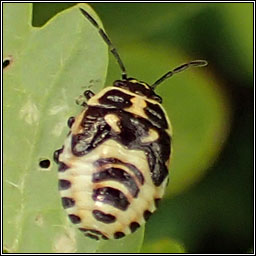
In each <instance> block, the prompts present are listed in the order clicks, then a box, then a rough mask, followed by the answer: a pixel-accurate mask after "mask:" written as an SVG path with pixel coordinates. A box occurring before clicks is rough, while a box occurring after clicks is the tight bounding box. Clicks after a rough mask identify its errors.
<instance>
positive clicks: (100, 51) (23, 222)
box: [3, 3, 108, 253]
mask: <svg viewBox="0 0 256 256" xmlns="http://www.w3.org/2000/svg"><path fill="white" fill-rule="evenodd" d="M79 6H81V7H82V8H84V9H86V10H87V11H88V12H89V13H91V15H93V16H95V13H94V12H93V10H92V9H91V8H90V7H89V6H88V5H85V4H81V5H79ZM3 13H4V17H3V23H4V38H3V41H4V52H3V55H4V60H6V59H9V60H10V64H9V65H8V66H7V67H6V68H5V69H4V78H3V79H4V81H3V85H4V98H3V124H4V126H3V129H4V140H3V147H4V170H3V189H4V195H3V197H4V198H3V207H4V226H3V233H4V247H5V249H6V250H7V251H8V252H19V253H21V252H30V253H31V252H33V253H39V252H40V253H46V252H48V253H49V252H64V251H65V252H75V251H81V252H90V251H92V250H95V248H97V247H98V243H97V242H96V241H95V242H93V241H91V240H89V239H86V238H84V237H83V236H82V234H80V233H79V231H77V230H76V229H75V228H74V227H73V226H71V224H70V223H69V222H68V220H67V218H66V215H65V212H64V211H63V209H62V207H61V204H60V198H59V194H58V188H57V171H56V170H57V166H56V165H55V164H53V161H52V155H53V152H54V150H55V149H57V148H59V147H61V146H62V144H63V142H64V139H65V137H66V134H67V132H68V128H67V127H66V121H67V118H68V117H69V116H71V115H76V114H78V113H79V111H80V110H81V107H79V106H76V104H75V100H76V99H77V98H78V97H79V95H80V94H81V93H82V92H83V91H84V90H85V89H86V88H89V87H91V88H92V90H93V91H94V92H97V91H98V90H99V89H100V88H102V87H103V85H104V81H105V76H106V71H107V62H108V56H107V51H108V49H107V46H106V44H105V43H104V42H103V40H102V38H101V37H100V36H99V34H98V32H97V30H96V29H95V28H94V27H93V26H92V25H91V24H90V23H89V22H88V21H87V20H85V18H84V17H83V16H82V15H81V13H80V11H79V9H78V6H75V7H72V8H70V9H67V10H65V11H63V12H61V13H59V14H57V15H56V16H55V17H53V18H52V19H51V20H50V21H48V22H47V23H46V24H45V25H44V26H43V27H40V28H35V27H32V25H31V18H32V4H26V3H22V4H21V3H19V4H16V3H5V4H4V10H3ZM42 159H49V160H50V161H51V164H50V167H49V168H46V169H45V168H41V167H40V166H39V162H40V160H42ZM81 237H82V238H83V239H81Z"/></svg>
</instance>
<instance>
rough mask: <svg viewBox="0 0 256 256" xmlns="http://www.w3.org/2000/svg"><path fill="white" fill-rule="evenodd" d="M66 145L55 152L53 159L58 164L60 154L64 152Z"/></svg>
mask: <svg viewBox="0 0 256 256" xmlns="http://www.w3.org/2000/svg"><path fill="white" fill-rule="evenodd" d="M63 149H64V146H63V147H62V148H60V149H58V150H56V151H54V153H53V160H54V162H55V163H56V164H58V163H59V155H60V154H61V153H62V152H63Z"/></svg>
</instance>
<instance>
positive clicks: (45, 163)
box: [39, 159, 51, 169]
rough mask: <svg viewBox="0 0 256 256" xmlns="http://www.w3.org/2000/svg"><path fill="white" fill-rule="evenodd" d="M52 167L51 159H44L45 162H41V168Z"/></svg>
mask: <svg viewBox="0 0 256 256" xmlns="http://www.w3.org/2000/svg"><path fill="white" fill-rule="evenodd" d="M50 165H51V162H50V160H49V159H43V160H41V161H40V162H39V166H40V167H41V168H44V169H47V168H49V167H50Z"/></svg>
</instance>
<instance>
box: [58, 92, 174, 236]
mask: <svg viewBox="0 0 256 256" xmlns="http://www.w3.org/2000/svg"><path fill="white" fill-rule="evenodd" d="M159 106H160V105H159V104H154V102H153V101H146V100H145V99H143V98H142V97H141V98H140V97H138V96H137V95H134V94H133V93H129V92H126V91H125V90H122V89H117V88H113V87H112V88H108V89H105V90H103V91H102V92H101V93H99V94H98V95H96V96H94V97H92V98H91V99H90V100H89V101H88V108H87V109H85V110H84V111H83V112H82V113H81V114H80V115H79V116H78V117H76V119H75V121H74V123H73V124H72V127H71V133H70V134H69V136H68V138H67V140H66V142H65V145H64V148H63V149H62V150H61V151H59V155H58V157H56V158H57V161H58V163H59V185H60V186H59V187H60V193H61V197H62V204H63V207H64V208H65V209H66V211H67V213H68V215H69V218H70V220H71V221H72V222H73V223H74V224H75V225H77V227H78V228H79V229H80V230H81V231H83V232H84V233H85V235H87V236H89V237H91V238H95V239H99V238H103V239H108V238H121V237H123V236H124V235H127V234H129V233H132V232H134V231H135V230H137V228H139V227H140V226H141V225H142V224H143V223H144V222H145V221H146V220H147V219H148V217H149V216H150V215H151V213H153V212H154V211H155V209H156V202H158V200H159V199H161V198H162V196H163V193H164V190H165V187H166V183H167V180H168V171H167V162H168V159H169V156H170V137H169V135H168V132H167V130H168V128H169V125H168V121H167V120H166V119H165V117H164V113H163V112H162V109H161V108H160V107H159Z"/></svg>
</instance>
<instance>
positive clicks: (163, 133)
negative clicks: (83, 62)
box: [54, 8, 207, 240]
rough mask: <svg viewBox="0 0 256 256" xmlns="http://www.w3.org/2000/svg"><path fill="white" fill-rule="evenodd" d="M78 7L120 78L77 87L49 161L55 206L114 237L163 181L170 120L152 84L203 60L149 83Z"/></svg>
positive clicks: (145, 212) (134, 224) (99, 235)
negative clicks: (79, 105) (80, 99)
mask: <svg viewBox="0 0 256 256" xmlns="http://www.w3.org/2000/svg"><path fill="white" fill-rule="evenodd" d="M80 11H81V13H82V14H83V15H84V17H85V18H86V19H87V20H88V21H89V22H90V23H91V24H92V25H93V26H94V27H95V28H96V29H97V30H98V32H99V34H100V36H101V37H102V38H103V40H104V41H105V43H106V44H107V45H108V46H109V48H110V51H111V53H112V54H113V56H114V57H115V59H116V60H117V62H118V64H119V66H120V69H121V71H122V78H121V80H116V81H114V83H113V86H111V87H106V88H104V89H103V90H101V91H100V92H99V93H98V94H94V93H93V92H92V91H89V90H87V91H85V92H84V96H85V97H86V99H87V102H86V104H84V109H83V110H82V112H81V113H80V114H78V115H77V116H76V117H71V118H70V119H69V120H68V126H69V127H70V130H71V131H70V133H69V135H68V137H67V138H66V141H65V142H64V145H63V147H62V148H61V149H59V150H56V151H55V152H54V160H55V161H56V163H57V164H58V165H59V169H58V176H59V190H60V194H61V200H62V205H63V207H64V208H65V210H66V211H67V214H68V216H69V218H70V220H71V221H72V222H73V223H74V224H75V225H76V226H77V227H78V228H79V229H80V230H81V231H82V232H84V234H85V235H86V236H88V237H91V238H94V239H96V240H99V239H117V238H122V237H124V236H125V235H127V234H130V233H133V232H135V231H136V230H137V229H138V228H139V227H140V226H141V225H143V224H144V223H145V222H146V221H147V220H148V218H149V217H150V215H151V214H152V213H153V212H154V211H155V210H156V204H157V203H158V201H159V200H160V199H161V198H162V197H163V195H164V191H165V188H166V186H167V183H168V165H169V160H170V155H171V139H172V134H171V124H170V121H169V119H168V116H167V114H166V112H165V110H164V109H163V107H162V106H161V102H162V99H161V97H160V96H159V95H157V94H156V93H155V89H156V87H157V86H158V85H159V84H160V83H162V82H163V81H165V80H166V79H167V78H169V77H171V76H172V75H174V74H176V73H179V72H181V71H183V70H185V69H187V68H189V67H202V66H205V65H207V62H206V61H205V60H194V61H190V62H188V63H186V64H183V65H181V66H179V67H177V68H175V69H173V70H172V71H169V72H167V73H166V74H165V75H163V76H162V77H161V78H160V79H158V80H157V81H156V82H155V83H154V84H152V85H149V84H147V83H145V82H141V81H138V80H137V79H135V78H131V77H127V73H126V69H125V66H124V64H123V62H122V60H121V58H120V56H119V54H118V52H117V50H116V48H115V47H114V46H113V44H112V42H111V41H110V39H109V37H108V36H107V34H106V33H105V32H104V31H103V29H102V28H101V27H100V26H99V24H98V23H97V22H96V20H95V19H93V17H92V16H91V15H90V14H89V13H87V12H86V11H85V10H83V9H81V8H80Z"/></svg>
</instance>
